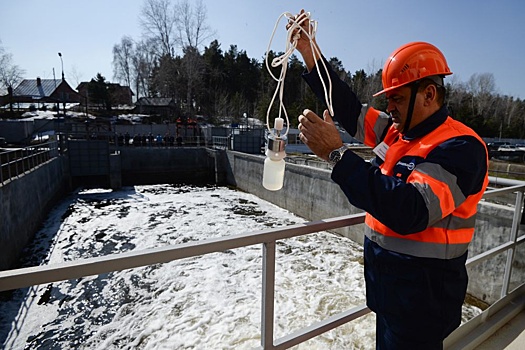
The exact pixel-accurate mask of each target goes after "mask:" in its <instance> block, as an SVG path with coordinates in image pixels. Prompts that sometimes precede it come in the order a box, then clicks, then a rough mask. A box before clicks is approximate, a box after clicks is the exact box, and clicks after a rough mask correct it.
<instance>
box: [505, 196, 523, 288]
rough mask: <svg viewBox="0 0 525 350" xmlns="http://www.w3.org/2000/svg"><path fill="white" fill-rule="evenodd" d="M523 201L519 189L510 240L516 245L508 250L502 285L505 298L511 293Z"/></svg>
mask: <svg viewBox="0 0 525 350" xmlns="http://www.w3.org/2000/svg"><path fill="white" fill-rule="evenodd" d="M522 203H523V192H522V190H519V191H518V192H517V193H516V204H515V205H514V215H513V217H512V227H511V229H510V239H509V241H510V242H513V243H514V246H513V247H512V248H510V249H509V250H508V251H507V263H506V264H505V275H504V277H503V286H502V287H501V297H502V298H503V297H504V296H506V295H507V294H508V293H509V286H510V278H511V275H512V263H513V262H514V255H515V252H516V241H517V239H518V230H519V225H520V221H521V205H522Z"/></svg>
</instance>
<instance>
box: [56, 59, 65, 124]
mask: <svg viewBox="0 0 525 350" xmlns="http://www.w3.org/2000/svg"><path fill="white" fill-rule="evenodd" d="M58 57H60V63H61V64H62V82H65V81H66V79H65V77H64V60H62V53H61V52H59V53H58ZM60 94H61V95H62V107H63V109H64V118H65V117H66V98H65V94H64V92H61V93H60Z"/></svg>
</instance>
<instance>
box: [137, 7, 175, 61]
mask: <svg viewBox="0 0 525 350" xmlns="http://www.w3.org/2000/svg"><path fill="white" fill-rule="evenodd" d="M177 18H178V17H177V15H176V13H175V8H174V7H172V6H171V1H170V0H145V1H144V6H143V8H142V14H141V15H140V17H139V21H140V24H141V26H142V28H143V30H144V35H145V37H146V38H148V39H149V40H152V41H154V42H155V44H156V45H155V46H154V47H155V48H157V52H156V53H157V56H158V57H161V56H165V55H170V56H174V54H175V45H176V43H175V37H176V35H175V34H174V31H175V29H176V21H177Z"/></svg>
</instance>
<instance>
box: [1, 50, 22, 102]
mask: <svg viewBox="0 0 525 350" xmlns="http://www.w3.org/2000/svg"><path fill="white" fill-rule="evenodd" d="M24 74H25V71H24V70H23V69H21V68H20V67H19V66H17V65H15V64H13V55H12V54H10V53H7V52H5V49H4V47H3V46H2V42H1V41H0V94H1V95H5V93H6V91H7V89H8V88H9V87H11V88H13V87H15V86H16V85H17V84H18V83H19V82H20V81H21V80H22V79H23V76H24Z"/></svg>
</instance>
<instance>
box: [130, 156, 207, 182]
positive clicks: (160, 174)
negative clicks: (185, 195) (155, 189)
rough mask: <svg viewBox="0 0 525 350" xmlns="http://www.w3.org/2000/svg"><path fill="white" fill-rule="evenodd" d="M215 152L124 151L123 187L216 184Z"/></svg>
mask: <svg viewBox="0 0 525 350" xmlns="http://www.w3.org/2000/svg"><path fill="white" fill-rule="evenodd" d="M214 154H215V153H214V151H212V150H207V149H206V148H202V147H184V148H174V147H171V148H147V147H136V148H135V147H123V148H121V149H120V160H121V164H120V169H121V173H122V185H124V186H128V185H139V184H157V183H191V184H205V183H215V181H216V174H215V167H216V161H215V155H214Z"/></svg>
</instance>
